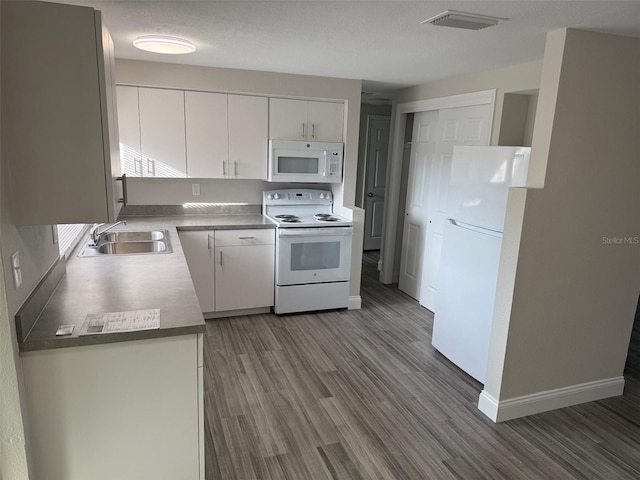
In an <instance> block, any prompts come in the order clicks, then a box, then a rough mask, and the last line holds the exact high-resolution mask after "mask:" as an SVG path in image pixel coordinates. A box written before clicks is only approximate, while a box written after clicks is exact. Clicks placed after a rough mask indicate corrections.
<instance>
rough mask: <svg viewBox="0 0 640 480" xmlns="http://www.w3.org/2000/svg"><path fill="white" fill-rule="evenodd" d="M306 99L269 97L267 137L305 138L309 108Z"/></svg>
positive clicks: (282, 138) (279, 138)
mask: <svg viewBox="0 0 640 480" xmlns="http://www.w3.org/2000/svg"><path fill="white" fill-rule="evenodd" d="M307 103H309V102H307V101H306V100H290V99H286V98H271V99H269V138H270V139H273V140H306V139H307V133H308V132H307V116H308V111H309V108H308V106H307Z"/></svg>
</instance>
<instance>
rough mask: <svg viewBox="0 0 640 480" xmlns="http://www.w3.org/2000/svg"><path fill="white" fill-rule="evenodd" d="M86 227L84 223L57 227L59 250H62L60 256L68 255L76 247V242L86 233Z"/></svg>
mask: <svg viewBox="0 0 640 480" xmlns="http://www.w3.org/2000/svg"><path fill="white" fill-rule="evenodd" d="M86 226H87V225H86V224H84V223H73V224H64V225H57V227H58V248H59V250H60V256H62V255H64V254H65V253H67V250H69V249H70V248H71V247H72V246H73V245H75V242H76V240H77V239H78V237H79V236H80V234H82V233H83V232H84V229H85V228H86Z"/></svg>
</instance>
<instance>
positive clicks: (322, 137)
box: [308, 102, 344, 142]
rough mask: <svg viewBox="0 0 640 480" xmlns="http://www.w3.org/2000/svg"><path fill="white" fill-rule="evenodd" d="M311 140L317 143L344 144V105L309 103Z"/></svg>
mask: <svg viewBox="0 0 640 480" xmlns="http://www.w3.org/2000/svg"><path fill="white" fill-rule="evenodd" d="M308 105H309V117H308V118H309V120H308V122H309V125H310V126H311V131H310V134H311V138H310V140H314V141H316V142H342V131H343V125H344V104H342V103H331V102H308Z"/></svg>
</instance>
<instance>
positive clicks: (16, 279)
mask: <svg viewBox="0 0 640 480" xmlns="http://www.w3.org/2000/svg"><path fill="white" fill-rule="evenodd" d="M11 270H12V271H13V286H14V288H16V289H17V288H18V287H19V286H20V285H22V267H20V254H19V253H18V251H15V252H13V254H12V255H11Z"/></svg>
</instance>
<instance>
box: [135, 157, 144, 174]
mask: <svg viewBox="0 0 640 480" xmlns="http://www.w3.org/2000/svg"><path fill="white" fill-rule="evenodd" d="M138 162H140V169H139V170H138ZM133 172H134V173H135V174H136V175H140V174H141V173H142V159H141V158H134V159H133Z"/></svg>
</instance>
